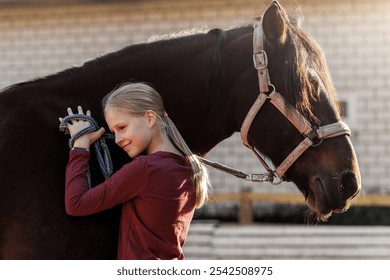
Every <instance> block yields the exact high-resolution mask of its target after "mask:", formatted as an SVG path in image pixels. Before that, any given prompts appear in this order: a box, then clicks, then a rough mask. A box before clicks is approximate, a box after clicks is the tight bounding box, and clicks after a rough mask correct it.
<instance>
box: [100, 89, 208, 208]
mask: <svg viewBox="0 0 390 280" xmlns="http://www.w3.org/2000/svg"><path fill="white" fill-rule="evenodd" d="M102 105H103V110H104V111H105V110H106V109H107V108H108V107H117V108H122V109H125V110H128V111H129V113H132V114H135V115H137V116H143V115H144V114H145V113H146V111H148V110H152V111H154V112H155V113H156V115H157V119H158V120H157V123H158V124H159V125H160V127H162V128H165V133H166V134H167V136H168V138H169V139H170V141H171V142H172V144H173V145H174V146H175V147H176V148H177V149H178V150H179V151H180V152H182V153H183V155H185V156H186V157H187V159H188V161H189V162H190V164H191V168H192V172H193V176H192V181H193V184H194V186H195V192H196V204H195V206H196V208H200V207H202V206H203V204H204V202H205V200H206V199H207V198H208V196H209V189H210V180H209V176H208V172H207V169H206V167H205V166H204V165H203V164H202V163H201V162H200V160H199V157H198V156H197V155H195V154H194V153H193V152H192V151H191V150H190V148H189V147H188V145H187V144H186V142H185V141H184V139H183V137H182V136H181V135H180V132H179V130H178V129H177V127H176V126H175V124H174V123H173V121H172V120H171V119H170V118H169V117H168V115H167V113H166V112H165V108H164V103H163V100H162V98H161V96H160V94H158V92H157V91H156V90H154V89H153V88H152V87H151V86H149V85H147V84H145V83H126V84H123V85H122V86H120V87H119V88H117V89H115V90H114V91H112V92H111V93H109V94H108V95H106V96H105V97H104V98H103V101H102Z"/></svg>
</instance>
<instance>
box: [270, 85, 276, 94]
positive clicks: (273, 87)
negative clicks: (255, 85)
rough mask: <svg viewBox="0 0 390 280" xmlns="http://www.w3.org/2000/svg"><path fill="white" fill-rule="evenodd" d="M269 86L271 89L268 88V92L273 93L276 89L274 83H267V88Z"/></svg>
mask: <svg viewBox="0 0 390 280" xmlns="http://www.w3.org/2000/svg"><path fill="white" fill-rule="evenodd" d="M270 87H271V88H272V90H270V91H268V92H270V93H273V92H274V91H276V88H275V86H274V84H269V85H268V88H270Z"/></svg>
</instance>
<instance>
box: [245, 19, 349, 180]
mask: <svg viewBox="0 0 390 280" xmlns="http://www.w3.org/2000/svg"><path fill="white" fill-rule="evenodd" d="M263 41H264V33H263V29H262V27H261V25H257V26H256V27H255V30H254V32H253V49H254V53H253V62H254V66H255V68H256V69H257V73H258V80H259V89H260V94H259V96H258V97H257V99H256V101H255V103H254V104H253V105H252V107H251V109H250V110H249V112H248V114H247V116H246V117H245V119H244V122H243V123H242V126H241V139H242V142H243V144H244V145H245V146H246V147H248V148H250V149H251V150H252V151H253V152H254V153H255V155H256V156H257V158H258V159H259V160H260V162H261V163H262V164H263V166H264V167H265V169H266V170H267V171H268V172H269V173H270V174H271V173H272V174H276V175H277V176H278V177H279V178H280V179H281V180H282V178H283V176H284V174H285V173H286V172H287V170H288V169H289V168H290V167H291V165H292V164H293V163H294V162H295V161H296V160H297V159H298V158H299V157H300V156H301V155H302V154H303V153H304V152H305V151H306V150H307V149H308V148H309V147H311V146H318V145H320V144H321V142H322V140H323V139H327V138H332V137H338V136H343V135H348V136H350V135H351V131H350V129H349V127H348V126H347V124H345V123H344V122H342V121H338V122H336V123H332V124H328V125H324V126H321V127H319V128H317V127H316V126H312V125H311V124H310V122H309V121H308V120H307V119H306V118H305V117H304V116H302V114H301V113H300V112H299V111H298V110H297V109H296V108H295V107H293V106H292V105H291V104H290V103H288V102H287V101H286V100H285V99H284V98H283V96H282V95H281V94H280V93H278V92H276V91H275V87H274V86H273V85H272V84H271V82H270V77H269V72H268V69H267V67H268V58H267V54H266V52H265V51H264V46H263V45H264V44H263ZM270 88H272V89H273V90H272V92H271V93H270V94H267V93H268V92H269V89H270ZM268 99H269V100H270V103H271V104H272V105H274V106H275V107H276V108H277V109H278V110H279V111H280V112H281V113H282V114H283V115H284V116H285V117H286V118H287V119H288V120H289V121H290V122H291V123H292V124H293V125H294V126H295V128H296V129H297V130H298V131H299V132H300V133H301V134H302V135H303V137H304V139H303V140H302V142H301V143H300V144H299V145H298V146H297V147H296V148H295V149H294V150H293V151H292V152H291V153H290V154H289V155H288V156H287V157H286V159H285V160H284V161H283V162H282V163H281V164H280V165H279V166H278V168H277V169H276V171H272V169H271V168H270V167H269V166H268V164H267V163H266V162H265V161H264V159H263V158H262V156H261V155H260V154H259V153H258V152H257V150H256V149H255V148H254V147H253V145H251V144H250V143H249V142H248V132H249V129H250V127H251V125H252V122H253V120H254V118H255V117H256V115H257V113H258V112H259V110H260V109H261V108H262V106H263V105H264V104H265V102H266V101H267V100H268Z"/></svg>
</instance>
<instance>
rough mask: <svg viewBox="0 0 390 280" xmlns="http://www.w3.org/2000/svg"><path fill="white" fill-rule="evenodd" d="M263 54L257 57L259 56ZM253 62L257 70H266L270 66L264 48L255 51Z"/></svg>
mask: <svg viewBox="0 0 390 280" xmlns="http://www.w3.org/2000/svg"><path fill="white" fill-rule="evenodd" d="M260 55H261V56H262V57H261V58H260V59H257V56H260ZM253 64H254V66H255V68H256V69H257V70H264V69H266V68H267V67H268V57H267V53H266V52H265V51H264V50H260V51H256V52H254V53H253Z"/></svg>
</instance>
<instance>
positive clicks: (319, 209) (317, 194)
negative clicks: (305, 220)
mask: <svg viewBox="0 0 390 280" xmlns="http://www.w3.org/2000/svg"><path fill="white" fill-rule="evenodd" d="M328 187H329V186H328ZM330 199H331V198H329V197H328V195H327V193H326V186H325V184H324V183H323V181H322V180H321V179H319V178H316V179H314V180H313V183H312V184H311V186H310V188H309V190H308V193H307V195H306V203H307V205H308V206H309V208H310V209H311V210H312V211H314V212H315V215H316V218H317V221H322V222H325V221H327V220H328V219H329V218H330V217H331V216H332V214H333V213H337V214H339V213H343V212H345V211H347V210H348V208H349V206H350V201H349V202H348V203H340V204H337V205H335V203H334V199H333V200H332V201H330Z"/></svg>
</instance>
